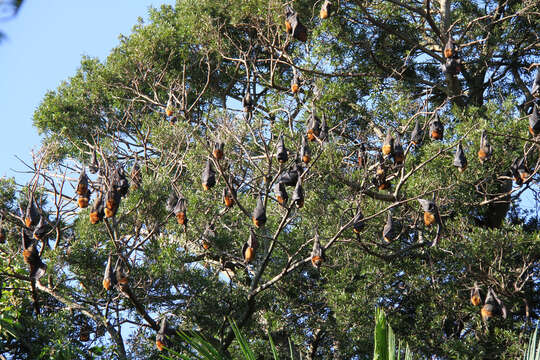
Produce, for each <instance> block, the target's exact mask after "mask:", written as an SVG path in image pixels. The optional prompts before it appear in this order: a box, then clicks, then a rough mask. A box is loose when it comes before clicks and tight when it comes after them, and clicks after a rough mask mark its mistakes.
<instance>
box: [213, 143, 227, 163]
mask: <svg viewBox="0 0 540 360" xmlns="http://www.w3.org/2000/svg"><path fill="white" fill-rule="evenodd" d="M224 147H225V143H223V142H221V141H216V142H215V143H214V150H213V151H212V155H214V158H215V159H216V160H221V159H223V148H224Z"/></svg>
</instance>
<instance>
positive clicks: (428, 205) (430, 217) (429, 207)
mask: <svg viewBox="0 0 540 360" xmlns="http://www.w3.org/2000/svg"><path fill="white" fill-rule="evenodd" d="M418 202H419V203H420V206H422V210H424V225H425V226H431V225H433V224H435V223H439V222H440V221H439V218H438V217H439V211H438V209H437V205H435V202H434V201H431V200H425V199H418Z"/></svg>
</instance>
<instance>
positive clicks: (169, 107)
mask: <svg viewBox="0 0 540 360" xmlns="http://www.w3.org/2000/svg"><path fill="white" fill-rule="evenodd" d="M173 113H174V108H173V104H172V98H171V97H169V100H167V106H165V115H167V116H172V115H173Z"/></svg>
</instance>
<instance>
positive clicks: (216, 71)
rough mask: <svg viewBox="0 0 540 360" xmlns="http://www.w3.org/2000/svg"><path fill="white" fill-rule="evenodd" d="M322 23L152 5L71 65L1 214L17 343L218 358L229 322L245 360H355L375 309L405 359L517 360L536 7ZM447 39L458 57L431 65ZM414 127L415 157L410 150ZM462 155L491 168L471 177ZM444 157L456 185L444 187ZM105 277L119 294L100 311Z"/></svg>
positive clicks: (533, 259)
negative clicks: (292, 356)
mask: <svg viewBox="0 0 540 360" xmlns="http://www.w3.org/2000/svg"><path fill="white" fill-rule="evenodd" d="M286 5H288V6H291V8H290V9H286ZM321 5H322V2H320V3H319V2H317V3H313V2H311V1H298V0H297V1H294V2H290V3H285V2H282V1H278V0H271V1H260V0H249V1H233V0H224V1H221V2H215V1H210V0H203V1H188V0H185V1H178V3H177V4H176V6H175V7H169V6H162V7H161V9H159V10H152V11H151V14H150V15H151V16H150V22H149V23H148V24H143V23H139V24H138V25H136V26H135V28H134V32H133V34H132V35H130V36H129V37H123V38H122V39H121V40H120V44H119V45H118V47H117V48H115V49H113V51H112V52H111V54H110V55H109V57H108V58H107V60H106V61H104V62H100V61H98V60H97V59H91V58H83V60H82V62H81V67H80V69H79V70H78V71H77V73H76V74H75V75H74V76H73V77H72V78H70V79H68V80H67V81H66V82H64V83H62V84H61V85H60V86H59V87H58V88H57V89H56V90H55V91H51V92H49V93H48V94H47V95H46V96H45V98H44V100H43V102H42V104H41V105H40V107H39V108H38V109H37V111H36V113H35V115H34V122H35V125H36V126H37V128H38V129H39V130H40V131H41V132H42V134H43V137H44V140H43V146H42V151H41V153H40V154H37V155H36V156H35V161H34V164H30V165H29V168H30V170H31V171H32V172H33V173H34V174H35V177H34V179H33V181H32V182H31V183H30V184H28V185H27V186H26V187H24V188H22V189H21V190H20V191H19V192H18V194H19V195H16V194H13V195H12V197H11V198H10V199H11V200H10V201H11V202H10V203H4V204H11V205H5V206H6V207H5V208H3V211H4V219H5V221H6V222H8V223H9V227H10V231H9V234H8V244H7V246H4V247H3V255H2V261H3V263H2V267H3V268H4V269H5V270H4V271H3V275H5V276H6V278H7V281H8V283H9V284H12V282H16V281H17V282H23V283H24V282H26V283H28V284H29V285H30V283H33V284H34V285H35V288H36V289H35V291H34V292H30V293H33V294H34V298H33V300H32V296H31V295H29V292H24V293H22V294H19V296H20V297H21V298H22V299H26V300H25V301H26V302H28V303H29V302H33V303H34V304H35V303H38V304H39V305H40V307H39V308H40V309H41V314H40V315H34V318H31V319H32V320H33V321H35V322H36V324H40V325H35V326H41V327H43V328H44V329H47V328H48V326H54V325H55V324H59V323H60V324H63V326H65V328H66V330H65V333H66V334H70V335H69V336H71V338H74V337H73V336H74V335H73V334H80V333H82V332H83V331H82V330H83V328H84V329H89V331H88V332H89V333H91V336H90V338H89V340H90V341H89V342H83V341H80V342H75V343H72V344H71V345H72V346H74V347H75V350H73V351H79V352H80V353H81V354H84V349H86V348H89V347H93V346H95V345H96V344H99V345H103V346H104V349H105V350H104V351H105V352H107V354H106V356H110V353H111V352H114V354H115V356H116V357H118V358H120V359H125V358H157V356H158V354H157V351H156V350H155V347H154V342H155V336H156V333H157V332H158V331H159V329H160V325H159V324H160V322H161V319H163V318H164V317H166V318H167V322H168V324H169V325H168V327H167V329H168V331H167V332H166V335H167V336H173V337H174V331H173V330H183V331H185V332H188V333H189V332H193V333H196V334H200V335H203V336H204V337H205V338H206V339H210V341H212V342H214V345H215V346H217V347H219V348H220V349H221V350H222V352H223V354H224V355H225V356H231V357H233V358H234V357H235V354H238V352H239V351H240V349H239V348H238V345H237V343H235V342H234V332H233V331H232V330H231V329H230V327H229V325H228V322H227V320H226V319H227V317H232V318H233V319H234V320H235V321H236V323H237V324H238V326H239V327H240V328H241V329H242V331H243V332H244V333H245V334H246V335H247V337H248V338H250V339H252V342H253V344H252V345H253V348H254V351H256V352H257V354H260V358H269V357H270V356H271V355H270V354H268V355H266V354H265V351H264V349H265V342H266V339H267V331H269V332H270V333H271V336H272V338H273V339H274V341H275V342H276V345H277V347H278V349H279V350H280V351H283V352H285V353H286V352H287V351H288V339H289V338H290V339H291V341H292V342H293V343H294V344H295V346H294V347H295V349H294V350H295V351H296V352H297V354H302V357H303V358H304V357H305V358H308V359H315V358H334V359H341V358H355V359H364V358H370V357H371V354H372V353H373V347H372V345H371V344H372V343H373V339H372V337H371V335H368V334H371V333H372V331H371V326H372V325H371V324H372V313H373V308H374V306H375V305H377V306H380V307H382V308H384V309H385V311H386V312H387V313H388V314H389V318H390V319H392V327H393V329H394V330H395V332H396V334H397V335H398V337H399V338H401V339H403V340H404V341H406V342H407V343H408V344H409V345H410V346H411V350H412V351H413V353H415V354H421V355H424V356H428V355H436V356H438V357H441V358H453V357H458V358H459V357H461V358H471V359H472V358H482V359H493V358H514V357H517V356H519V355H520V354H521V353H522V351H523V349H524V348H525V347H526V342H527V340H526V338H525V336H524V335H526V334H528V333H529V332H530V329H531V328H532V326H531V325H532V322H533V321H535V320H536V319H537V318H538V311H539V298H538V266H539V263H538V259H539V258H540V256H539V255H540V254H539V246H538V237H537V235H536V231H537V221H536V216H535V215H534V214H530V213H529V212H527V210H526V209H527V208H529V207H531V206H536V202H535V200H528V199H527V200H523V199H524V198H523V196H525V195H523V194H527V193H534V192H535V191H536V188H537V186H536V183H535V179H536V178H537V175H536V170H537V169H538V156H537V151H536V144H537V140H536V139H535V138H531V137H530V136H529V135H527V122H528V121H527V118H528V114H529V113H530V112H531V111H532V105H533V94H531V92H530V90H529V88H530V84H532V81H533V78H534V66H535V65H537V63H538V60H539V57H538V47H539V41H538V39H537V38H536V37H535V36H534V34H536V33H538V30H539V23H538V22H537V21H535V20H534V19H535V18H536V17H535V14H537V13H538V11H539V10H540V9H539V4H538V3H537V2H533V1H531V2H521V1H504V2H498V1H471V0H463V1H457V0H456V1H450V0H447V1H444V0H441V1H439V2H430V1H428V2H421V1H412V2H401V1H396V0H380V1H372V2H369V3H367V2H364V1H340V2H337V1H335V2H334V1H333V2H332V6H333V8H331V10H333V11H331V12H330V14H331V15H330V16H329V17H328V18H327V19H324V20H320V19H319V18H317V16H316V15H317V14H318V12H319V8H320V6H321ZM286 14H287V18H286ZM295 15H297V16H296V17H295ZM286 19H287V21H288V22H289V25H292V27H291V34H287V32H286V31H285V27H284V22H285V20H286ZM295 21H296V22H298V21H299V22H300V23H301V24H303V25H304V26H305V27H306V28H307V30H308V39H307V41H306V42H305V43H304V42H303V41H302V40H303V39H304V34H303V32H302V26H301V25H298V26H296V27H294V26H295ZM449 38H453V39H454V41H455V43H456V44H457V48H452V47H451V46H450V49H451V50H452V51H451V52H450V53H449V54H447V55H448V56H445V55H444V48H445V44H447V43H448V40H449ZM450 45H451V44H450ZM441 65H445V69H446V70H445V71H442V70H441ZM459 67H461V71H459V72H458V71H457V69H458V68H459ZM292 85H295V86H292ZM436 120H438V121H439V123H440V124H442V125H443V126H444V135H443V139H442V141H438V140H432V139H430V136H431V132H432V131H431V130H436V132H439V133H440V134H441V135H442V133H443V131H442V129H437V128H436V127H435V128H432V129H430V127H431V124H433V123H436ZM416 122H418V128H419V129H422V130H423V134H424V135H423V137H422V136H421V137H420V138H416V139H412V136H411V132H412V131H413V128H414V127H415V123H416ZM481 134H484V135H486V136H487V139H488V141H489V143H490V145H491V149H492V150H490V149H489V147H487V146H485V147H484V148H483V149H484V150H485V157H483V158H482V159H483V160H485V161H483V162H480V161H477V160H476V157H477V156H476V154H477V152H478V150H479V148H480V137H481ZM280 136H283V145H284V148H286V149H287V155H288V156H287V159H285V156H284V151H282V150H283V148H282V147H280V148H281V149H280V151H278V143H279V142H280V141H279V139H280ZM305 136H309V137H312V138H313V139H314V141H308V140H306V139H304V140H303V138H304V137H305ZM411 140H421V144H420V141H415V142H417V145H412V144H411V143H412V142H411ZM216 143H223V144H224V145H223V154H224V156H223V158H222V159H218V158H217V157H215V155H214V149H215V148H216V149H218V150H219V149H221V147H220V145H216ZM302 143H304V147H302ZM484 143H485V141H484V142H483V145H487V144H484ZM306 144H307V145H308V146H309V148H310V161H309V163H302V158H303V155H306V154H307V152H306V151H305V145H306ZM383 144H386V145H389V148H387V149H389V156H385V157H383V156H382V153H381V148H382V146H383ZM459 144H461V147H462V149H463V151H464V153H465V154H466V157H467V158H468V167H467V168H466V169H465V170H464V172H462V173H460V172H458V170H457V168H456V167H455V166H454V165H452V161H453V158H454V152H455V150H456V148H457V147H458V145H459ZM400 149H401V151H400ZM278 153H279V154H280V156H279V160H281V161H283V160H284V159H285V160H284V161H283V162H281V161H279V160H278V156H277V154H278ZM401 158H404V163H403V164H401V163H400V162H401V161H400V160H401ZM519 159H523V161H522V162H520V161H519ZM304 160H307V159H304ZM359 160H361V164H360V163H359ZM135 164H137V167H138V169H139V170H138V171H135V174H133V175H130V174H132V169H134V168H135ZM460 167H461V168H464V167H465V166H460ZM82 168H85V169H86V170H87V171H88V172H90V170H91V169H92V168H95V170H98V171H97V174H95V175H92V174H89V178H90V179H89V190H90V192H91V198H92V199H93V200H92V201H96V200H95V199H96V197H98V196H99V195H101V196H103V200H104V201H109V204H108V205H109V209H108V211H109V213H110V214H109V215H111V214H114V213H115V211H116V207H117V206H118V205H119V208H118V210H117V211H116V214H115V215H114V216H112V217H110V218H105V219H104V220H103V221H102V222H100V223H98V224H91V223H90V221H89V213H90V212H93V210H94V209H93V205H92V201H91V204H90V206H89V207H88V208H87V209H78V208H77V203H76V202H77V200H78V197H83V198H84V196H88V193H86V192H84V191H82V193H81V192H80V191H79V195H75V189H76V185H77V182H78V181H79V180H78V179H79V172H80V170H81V169H82ZM518 168H519V169H520V170H519V172H518ZM512 170H514V172H512ZM524 170H526V172H527V173H528V174H525V171H524ZM212 172H214V173H215V175H214V176H215V179H216V182H217V183H216V184H215V185H214V186H212V181H211V178H212ZM203 173H205V176H204V181H203V179H202V176H203ZM137 174H138V175H137ZM512 174H518V176H517V178H516V179H515V180H516V181H515V182H514V183H513V182H512V179H513V177H512ZM520 174H524V175H523V179H522V178H521V175H520ZM130 177H131V179H130V182H131V185H132V186H131V188H130V190H129V192H127V194H124V192H125V190H126V188H125V187H126V183H125V181H124V179H125V178H126V179H129V178H130ZM139 177H140V183H139ZM295 177H298V179H299V180H296V179H295ZM203 182H204V183H205V185H206V187H208V188H209V189H208V190H204V189H203V186H202V184H201V183H203ZM523 182H524V183H523ZM279 183H282V184H283V186H281V187H279ZM519 183H523V184H521V185H519ZM133 185H134V186H133ZM300 185H301V186H302V190H303V191H300ZM283 190H285V191H286V192H287V193H288V195H289V196H288V197H289V199H290V200H289V202H287V203H285V205H284V206H283V205H280V204H279V201H278V200H279V199H278V196H279V197H280V198H283V197H284V194H283V192H282V191H283ZM223 191H225V194H226V195H227V196H229V200H231V198H232V200H233V202H234V205H233V206H232V207H228V206H225V205H224V204H223V199H222V196H223ZM293 193H294V194H293ZM302 193H303V195H304V198H305V199H304V200H303V201H302V196H301V195H302ZM171 194H172V196H170V195H171ZM16 196H19V200H18V202H20V203H22V204H23V206H22V209H26V203H27V202H28V201H31V200H29V199H35V200H36V201H35V203H36V207H37V208H38V212H41V215H42V216H43V217H44V218H45V219H46V220H47V221H46V223H47V224H48V226H49V228H48V230H49V231H48V232H47V234H48V237H49V238H50V239H51V240H53V241H52V242H53V244H51V245H50V246H48V245H47V244H48V241H47V240H44V241H42V242H40V252H41V256H42V259H44V261H45V262H46V264H47V273H46V276H44V277H42V278H40V279H37V280H36V281H30V279H29V278H28V277H27V276H26V272H24V271H25V270H21V269H25V268H26V266H25V265H24V264H23V263H22V259H21V257H20V256H19V255H17V251H18V248H19V247H20V245H19V244H20V240H19V238H18V234H19V232H20V228H21V225H22V222H21V220H22V217H23V211H22V210H17V208H16V206H15V199H16V198H15V197H16ZM169 197H170V199H171V201H170V206H166V204H167V200H168V198H169ZM431 199H433V203H430V202H429V201H428V200H431ZM418 200H426V201H424V202H419V201H418ZM531 201H532V202H533V203H532V204H531ZM230 204H231V201H229V205H230ZM523 204H525V206H523ZM302 205H303V206H302ZM424 206H425V208H424ZM256 208H258V209H259V210H264V211H260V212H255V211H254V210H255V209H256ZM96 213H98V212H96ZM263 213H264V215H265V217H263V216H262V215H263ZM186 219H187V222H186ZM264 219H266V224H264V226H263V222H264V221H263V220H264ZM254 220H256V221H254ZM390 220H391V223H390ZM431 222H434V223H433V224H432V225H430V226H427V225H425V224H429V223H431ZM385 224H387V225H388V226H387V227H386V230H388V231H385V233H384V234H385V235H384V237H385V238H386V239H387V240H389V241H388V242H386V241H385V240H384V239H383V228H384V227H385ZM391 224H393V225H392V226H390V225H391ZM32 228H33V227H32ZM248 240H249V241H248ZM314 244H319V247H317V245H315V246H314ZM244 245H245V246H244ZM246 249H249V250H246ZM312 254H313V256H312ZM316 257H317V258H316ZM109 258H110V259H111V260H110V264H111V270H114V268H115V266H118V267H119V269H118V270H119V271H120V272H119V275H118V276H117V280H119V281H118V284H117V285H116V286H114V287H113V288H111V289H110V290H109V291H105V290H104V289H103V287H102V282H101V280H102V274H103V273H104V271H105V268H106V264H107V263H108V262H109V261H108V259H109ZM8 259H12V260H10V261H8ZM321 262H322V263H321ZM311 263H313V264H314V265H317V267H314V266H312V264H311ZM319 266H320V267H319ZM111 274H113V275H114V272H111ZM125 274H128V278H129V280H128V283H127V284H125V283H121V282H120V280H121V279H124V276H125ZM113 275H111V279H114V277H113ZM475 283H477V284H478V287H479V288H480V293H481V296H482V300H483V301H485V298H486V295H487V294H488V292H489V293H490V294H493V295H494V296H493V297H490V300H489V301H492V304H491V305H492V306H494V307H495V308H494V309H495V310H499V312H500V315H499V316H494V317H492V318H490V319H486V321H482V318H481V316H480V308H479V307H475V306H473V305H472V304H471V303H470V301H469V290H471V289H472V288H473V287H474V286H475ZM8 286H14V285H8ZM28 288H29V289H30V287H28ZM25 295H26V296H25ZM495 298H496V299H498V300H499V301H501V303H500V304H499V302H498V301H496V300H495ZM36 300H37V301H36ZM4 305H5V303H4ZM503 305H504V306H503ZM503 307H504V309H506V313H507V317H506V319H504V318H503V317H502V309H503ZM34 312H35V310H34ZM493 312H494V315H495V311H493ZM59 314H60V315H59ZM66 314H70V316H71V317H72V319H73V322H72V323H66V322H65V321H64V319H63V318H64V317H66V316H67V315H66ZM484 314H485V312H484ZM20 316H21V317H22V316H23V314H21V315H20ZM24 319H29V320H30V318H29V317H28V316H27V315H24ZM77 319H81V322H78V320H77ZM128 329H131V330H132V332H133V334H132V335H131V336H129V338H126V333H127V332H128ZM46 334H47V336H48V340H47V341H49V342H51V343H53V344H54V339H55V336H56V335H55V334H51V333H50V332H49V333H46ZM104 334H106V336H104ZM58 338H60V337H58ZM516 339H519V340H516ZM29 341H31V342H32V343H34V344H39V342H38V341H37V340H35V339H31V340H29ZM178 343H181V342H175V344H178ZM258 346H260V347H258ZM52 348H55V347H54V345H52ZM177 350H178V351H181V350H182V349H181V345H178V348H177ZM8 351H10V352H12V353H13V352H15V351H19V352H23V353H24V351H25V350H24V349H21V347H20V346H18V347H17V346H15V347H12V348H8ZM26 354H28V355H27V356H30V355H29V353H28V352H26ZM80 356H81V357H82V356H84V355H80Z"/></svg>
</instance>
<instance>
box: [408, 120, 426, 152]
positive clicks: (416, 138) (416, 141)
mask: <svg viewBox="0 0 540 360" xmlns="http://www.w3.org/2000/svg"><path fill="white" fill-rule="evenodd" d="M423 137H424V131H423V130H422V128H421V127H420V122H419V121H418V119H416V123H415V124H414V128H413V131H412V133H411V143H412V144H413V145H414V146H419V145H420V144H421V143H422V138H423Z"/></svg>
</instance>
